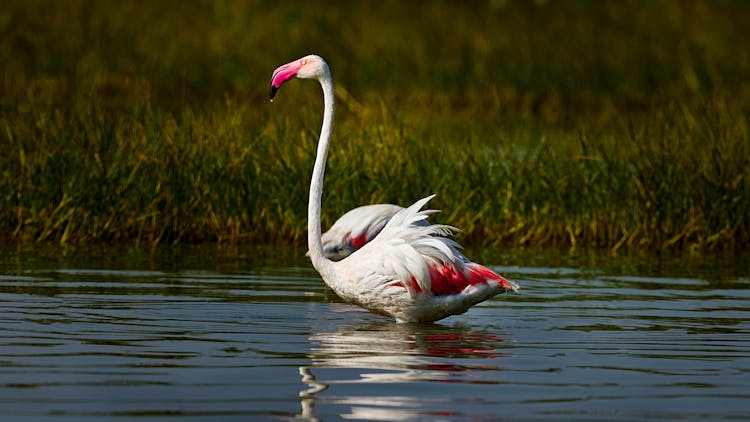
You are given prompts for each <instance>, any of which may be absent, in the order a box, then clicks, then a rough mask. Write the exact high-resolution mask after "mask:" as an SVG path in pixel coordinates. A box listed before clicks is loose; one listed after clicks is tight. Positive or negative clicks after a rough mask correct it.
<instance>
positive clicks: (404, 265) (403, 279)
mask: <svg viewBox="0 0 750 422" xmlns="http://www.w3.org/2000/svg"><path fill="white" fill-rule="evenodd" d="M295 76H296V77H298V78H301V79H317V80H318V81H319V82H320V85H321V87H322V89H323V103H324V113H323V124H322V127H321V134H320V140H319V142H318V150H317V155H316V159H315V164H314V166H313V175H312V179H311V182H310V200H309V202H308V247H309V248H310V252H309V254H310V259H311V260H312V263H313V266H314V267H315V269H316V270H317V271H318V273H320V275H321V277H322V278H323V280H324V282H325V283H326V284H327V285H328V286H329V287H330V288H331V289H333V291H334V292H336V294H338V295H339V296H340V297H341V298H342V299H344V300H345V301H348V302H351V303H355V304H358V305H360V306H362V307H364V308H366V309H368V310H370V311H372V312H375V313H379V314H383V315H387V316H390V317H393V318H395V319H396V321H398V322H431V321H437V320H439V319H442V318H445V317H447V316H450V315H455V314H461V313H464V312H466V310H468V309H469V308H470V307H471V306H473V305H475V304H477V303H479V302H482V301H484V300H487V299H489V298H490V297H492V296H495V295H497V294H499V293H502V292H507V291H517V290H518V286H517V285H516V284H515V283H513V282H511V281H508V280H506V279H505V278H503V277H502V276H500V275H498V274H496V273H495V272H493V271H492V270H490V269H488V268H486V267H484V266H482V265H479V264H476V263H473V262H471V261H469V260H468V259H467V258H466V257H465V256H463V255H462V254H461V253H460V252H459V251H458V249H459V248H460V247H461V246H460V245H459V244H458V243H456V242H455V241H454V240H453V239H451V237H450V236H451V235H452V234H453V233H454V232H455V230H456V229H455V228H454V227H451V226H447V225H442V224H431V225H430V224H426V219H427V217H428V216H429V214H431V213H433V212H436V211H434V210H424V209H422V208H423V207H424V206H425V205H426V204H427V202H428V201H429V200H430V199H432V197H433V196H434V195H432V196H428V197H426V198H423V199H420V200H419V201H417V202H415V203H414V204H413V205H411V206H409V207H408V208H405V209H401V210H398V211H397V212H396V213H395V214H393V216H392V217H391V218H390V219H389V220H388V221H387V222H386V223H385V224H384V225H383V227H382V230H381V231H380V233H379V234H377V236H375V237H374V238H373V239H371V240H370V241H369V242H367V243H364V244H363V245H362V246H361V247H360V248H359V249H358V250H356V251H354V252H353V253H352V254H351V255H349V256H348V257H346V258H344V259H342V260H340V261H332V260H330V259H329V258H328V257H327V256H326V253H325V247H324V243H323V239H322V236H321V230H320V209H321V201H322V195H323V177H324V174H325V161H326V157H327V154H328V143H329V141H330V135H331V130H332V125H333V114H334V96H333V82H332V79H331V74H330V70H329V68H328V64H327V63H326V62H325V61H324V60H323V59H322V58H321V57H319V56H316V55H310V56H305V57H303V58H301V59H298V60H295V61H293V62H290V63H287V64H285V65H283V66H280V67H279V68H277V69H276V70H275V71H274V73H273V76H272V79H271V91H270V96H271V98H272V99H273V97H274V95H275V94H276V92H277V91H278V89H279V88H280V87H281V85H283V84H284V83H285V82H287V81H289V80H290V79H292V78H294V77H295ZM358 242H359V241H358Z"/></svg>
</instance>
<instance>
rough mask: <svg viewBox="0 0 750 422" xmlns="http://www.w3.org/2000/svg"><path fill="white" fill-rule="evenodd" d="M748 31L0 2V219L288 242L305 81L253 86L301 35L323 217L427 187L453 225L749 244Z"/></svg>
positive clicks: (373, 6) (749, 19)
mask: <svg viewBox="0 0 750 422" xmlns="http://www.w3.org/2000/svg"><path fill="white" fill-rule="evenodd" d="M748 33H750V3H748V2H745V1H728V0H717V1H708V0H706V1H697V0H696V1H677V0H673V1H670V0H662V1H651V2H641V1H584V0H581V1H550V2H545V1H536V2H531V1H521V0H515V1H514V0H507V1H501V0H492V1H478V2H473V3H472V2H469V3H467V2H419V3H413V4H412V3H406V4H404V3H403V2H398V1H384V2H341V3H340V4H335V5H331V3H330V2H322V1H310V2H276V1H274V2H269V1H261V0H258V1H246V2H241V1H192V2H183V1H166V0H165V1H158V2H141V1H135V0H133V1H127V0H125V1H98V0H68V1H64V2H50V1H42V0H23V1H20V0H6V1H5V2H4V3H3V7H2V8H0V35H1V36H0V57H2V62H3V66H2V68H1V69H0V72H2V80H1V81H0V84H1V85H0V87H1V88H0V89H1V90H2V92H0V235H1V236H3V237H6V238H8V239H17V240H34V241H44V240H52V241H56V242H60V243H88V242H99V241H107V242H131V241H137V242H148V243H159V242H193V241H203V240H218V241H221V242H276V241H288V240H295V241H301V239H304V233H305V221H306V203H307V187H308V180H309V174H310V171H311V168H312V161H313V156H314V154H315V144H316V141H317V133H318V130H319V124H320V117H321V112H322V102H321V98H320V92H319V89H318V88H317V87H316V86H314V84H312V83H305V84H303V83H294V84H291V85H289V86H285V87H284V88H283V90H282V92H280V93H279V94H278V97H277V98H278V100H277V101H276V102H275V103H273V104H271V103H269V102H268V100H267V90H268V83H269V78H270V74H271V71H272V70H273V69H274V68H275V67H276V66H277V65H279V64H282V63H285V62H287V61H289V60H291V59H294V58H297V57H299V56H302V55H304V54H307V53H312V52H316V53H318V54H321V55H322V56H324V57H325V58H326V59H327V60H328V62H329V63H330V64H331V68H332V72H333V75H334V80H335V82H336V88H337V96H338V109H337V116H336V117H337V120H336V128H335V130H334V139H333V143H332V150H331V153H330V156H329V167H328V171H327V178H326V187H325V189H326V190H325V196H324V212H323V214H324V220H325V221H324V223H325V224H330V223H332V221H333V220H334V219H335V217H337V216H338V215H340V214H341V213H343V212H345V211H346V210H347V209H350V208H353V207H355V206H357V205H362V204H366V203H372V202H394V203H400V204H404V205H406V204H410V203H412V202H413V201H414V200H416V199H418V198H420V197H423V196H426V195H428V194H430V193H437V194H438V196H437V198H435V199H434V200H433V202H432V206H433V207H437V208H442V209H444V210H445V212H444V213H443V214H441V215H439V216H437V219H438V220H439V221H441V222H445V223H450V224H453V225H456V226H458V227H461V228H462V229H463V230H464V232H463V234H462V236H463V238H464V240H465V241H466V243H469V242H472V243H473V244H487V245H516V246H517V245H531V246H537V245H570V246H574V247H575V246H576V245H579V246H580V245H586V246H600V247H608V248H611V249H612V250H619V249H621V248H623V247H631V248H648V249H674V250H683V249H698V250H703V249H735V250H741V249H742V248H745V247H747V245H748V242H749V241H750V170H749V169H750V137H749V136H748V133H749V128H748V114H749V113H748V111H749V110H750V38H748V37H747V34H748Z"/></svg>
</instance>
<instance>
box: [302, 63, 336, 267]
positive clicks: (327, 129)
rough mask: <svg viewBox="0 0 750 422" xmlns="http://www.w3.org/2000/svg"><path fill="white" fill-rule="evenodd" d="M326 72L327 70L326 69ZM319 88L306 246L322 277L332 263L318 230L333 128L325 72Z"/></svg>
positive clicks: (329, 84) (329, 82)
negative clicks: (320, 96) (320, 103)
mask: <svg viewBox="0 0 750 422" xmlns="http://www.w3.org/2000/svg"><path fill="white" fill-rule="evenodd" d="M326 70H327V69H326ZM319 81H320V86H321V87H322V88H323V103H324V107H325V111H324V112H323V126H322V127H321V129H320V140H319V141H318V152H317V155H316V156H315V165H314V166H313V173H312V180H311V181H310V199H309V201H308V203H307V246H308V248H309V250H310V259H311V260H312V264H313V267H315V269H316V270H318V272H319V273H320V274H321V275H322V276H323V278H324V279H325V275H326V274H329V273H330V268H331V266H332V261H331V260H329V259H328V258H327V257H326V256H325V254H324V253H323V241H322V240H321V231H320V230H321V229H320V208H321V203H322V200H323V176H324V175H325V170H326V158H327V157H328V142H329V141H330V139H331V130H332V128H333V111H334V105H333V103H334V98H333V81H332V79H331V74H330V72H329V71H326V72H325V74H324V75H323V76H321V77H320V79H319Z"/></svg>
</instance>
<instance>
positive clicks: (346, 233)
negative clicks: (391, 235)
mask: <svg viewBox="0 0 750 422" xmlns="http://www.w3.org/2000/svg"><path fill="white" fill-rule="evenodd" d="M403 209H404V208H403V207H400V206H398V205H393V204H372V205H364V206H361V207H357V208H354V209H353V210H351V211H349V212H347V213H346V214H344V215H342V216H341V217H339V219H338V220H336V222H335V223H333V225H332V226H331V228H329V229H328V231H327V232H325V233H323V236H322V240H323V253H325V255H326V257H328V258H329V259H332V260H334V261H340V260H342V259H344V258H346V257H347V256H349V255H351V254H352V253H353V252H354V251H356V250H357V249H359V248H361V247H362V246H364V245H365V243H368V242H370V241H371V240H372V239H374V238H375V236H377V235H378V233H380V231H381V230H383V227H385V225H386V223H388V221H389V220H390V219H391V217H393V216H394V215H395V214H396V213H397V212H399V211H401V210H403ZM415 224H417V225H420V226H426V225H428V223H427V221H426V220H420V221H418V222H416V223H415ZM307 256H310V252H308V253H307Z"/></svg>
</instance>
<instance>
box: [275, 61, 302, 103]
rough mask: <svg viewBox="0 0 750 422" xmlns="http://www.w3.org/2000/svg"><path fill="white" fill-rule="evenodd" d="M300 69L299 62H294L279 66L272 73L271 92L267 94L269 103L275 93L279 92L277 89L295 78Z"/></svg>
mask: <svg viewBox="0 0 750 422" xmlns="http://www.w3.org/2000/svg"><path fill="white" fill-rule="evenodd" d="M300 67H301V65H300V64H299V62H296V61H295V62H292V63H287V64H285V65H283V66H280V67H278V68H277V69H276V70H274V71H273V75H272V76H271V90H270V92H269V97H270V99H271V101H273V97H274V96H275V95H276V92H277V91H278V90H279V88H281V85H283V84H284V83H285V82H286V81H288V80H290V79H292V78H293V77H295V76H297V72H298V71H299V69H300Z"/></svg>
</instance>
